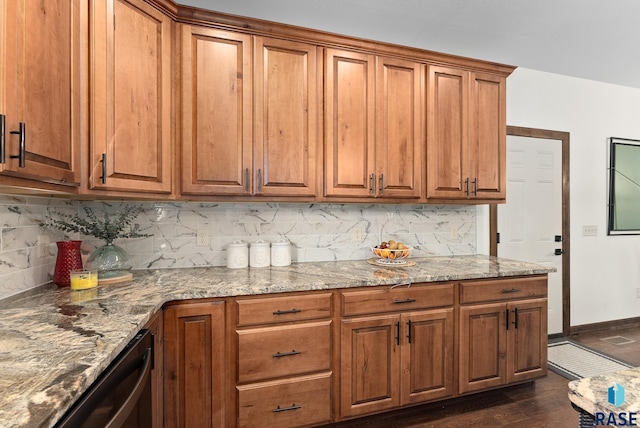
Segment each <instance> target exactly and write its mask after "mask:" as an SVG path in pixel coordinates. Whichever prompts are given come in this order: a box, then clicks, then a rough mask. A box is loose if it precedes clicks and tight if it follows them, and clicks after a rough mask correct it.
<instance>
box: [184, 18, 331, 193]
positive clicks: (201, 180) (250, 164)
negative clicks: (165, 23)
mask: <svg viewBox="0 0 640 428" xmlns="http://www.w3.org/2000/svg"><path fill="white" fill-rule="evenodd" d="M252 47H253V49H252ZM316 50H317V48H316V46H313V45H308V44H303V43H296V42H290V41H283V40H277V39H269V38H264V37H255V39H254V40H252V36H249V35H246V34H242V33H234V32H228V31H222V30H214V29H208V28H200V27H195V26H184V27H183V29H182V184H181V191H182V193H184V194H196V195H197V194H202V195H230V196H252V195H256V196H285V197H286V196H293V197H299V196H302V197H311V198H313V197H314V196H315V194H316V187H317V186H316V180H317V178H316V162H317V160H316V152H317V145H318V143H317V141H318V138H317V134H318V118H317V115H318V113H317V112H318V97H317V91H318V89H319V87H318V83H317V70H316V67H317V52H316ZM252 52H255V53H254V54H253V55H252Z"/></svg>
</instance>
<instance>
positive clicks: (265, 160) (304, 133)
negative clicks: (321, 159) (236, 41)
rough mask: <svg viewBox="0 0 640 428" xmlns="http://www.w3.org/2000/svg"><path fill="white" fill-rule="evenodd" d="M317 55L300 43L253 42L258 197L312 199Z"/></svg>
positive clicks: (274, 40) (314, 165) (314, 170)
mask: <svg viewBox="0 0 640 428" xmlns="http://www.w3.org/2000/svg"><path fill="white" fill-rule="evenodd" d="M317 50H318V48H317V47H316V46H314V45H308V44H304V43H296V42H291V41H285V40H279V39H269V38H264V37H256V38H255V80H254V82H255V103H254V107H255V119H254V123H255V127H254V129H255V134H254V135H255V143H254V144H255V149H254V153H255V161H254V167H255V168H256V169H257V172H255V173H254V177H255V180H256V191H255V193H256V194H258V195H264V196H310V197H314V196H315V195H316V191H317V189H316V180H317V177H316V162H317V160H316V153H317V146H318V94H317V93H318V90H319V85H318V77H317V76H318V73H317V56H318V55H317Z"/></svg>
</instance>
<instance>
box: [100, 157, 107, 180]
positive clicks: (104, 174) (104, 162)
mask: <svg viewBox="0 0 640 428" xmlns="http://www.w3.org/2000/svg"><path fill="white" fill-rule="evenodd" d="M100 162H102V175H101V176H100V181H101V182H102V184H107V154H106V153H103V154H102V157H101V158H100Z"/></svg>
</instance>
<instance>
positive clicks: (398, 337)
mask: <svg viewBox="0 0 640 428" xmlns="http://www.w3.org/2000/svg"><path fill="white" fill-rule="evenodd" d="M396 344H397V345H398V346H400V321H398V322H397V323H396Z"/></svg>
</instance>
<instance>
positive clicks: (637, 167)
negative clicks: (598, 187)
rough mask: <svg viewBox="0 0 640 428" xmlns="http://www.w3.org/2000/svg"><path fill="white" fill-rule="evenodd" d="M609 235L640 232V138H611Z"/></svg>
mask: <svg viewBox="0 0 640 428" xmlns="http://www.w3.org/2000/svg"><path fill="white" fill-rule="evenodd" d="M608 208H609V216H608V222H607V223H608V227H607V234H608V235H631V234H640V140H630V139H626V138H616V137H611V138H609V206H608Z"/></svg>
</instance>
